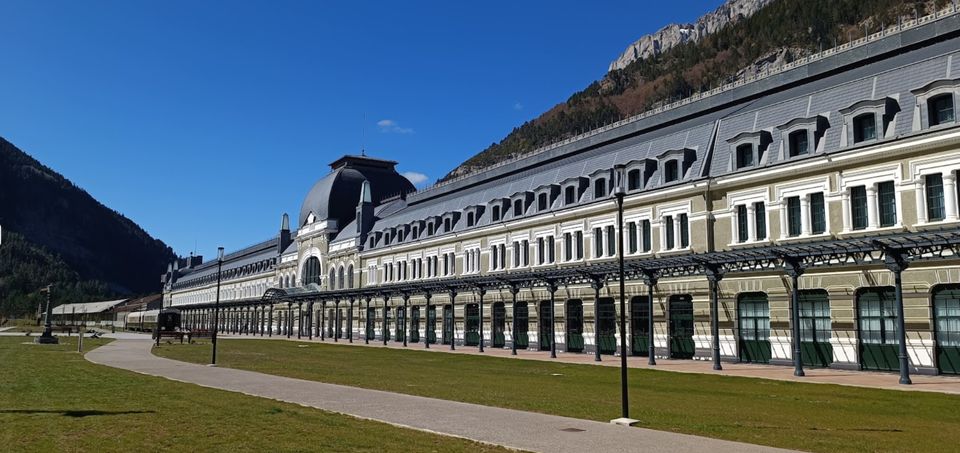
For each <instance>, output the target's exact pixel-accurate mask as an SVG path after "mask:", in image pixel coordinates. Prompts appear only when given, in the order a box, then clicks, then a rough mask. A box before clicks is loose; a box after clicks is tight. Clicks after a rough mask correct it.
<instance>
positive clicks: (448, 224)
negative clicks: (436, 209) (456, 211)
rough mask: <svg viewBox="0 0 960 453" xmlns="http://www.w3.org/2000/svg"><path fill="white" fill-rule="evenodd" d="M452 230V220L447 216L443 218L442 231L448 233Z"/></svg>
mask: <svg viewBox="0 0 960 453" xmlns="http://www.w3.org/2000/svg"><path fill="white" fill-rule="evenodd" d="M451 230H453V220H452V219H451V218H449V217H447V218H445V219H443V232H444V233H449V232H450V231H451Z"/></svg>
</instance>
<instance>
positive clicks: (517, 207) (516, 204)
mask: <svg viewBox="0 0 960 453" xmlns="http://www.w3.org/2000/svg"><path fill="white" fill-rule="evenodd" d="M522 215H523V200H521V199H516V200H513V216H514V217H520V216H522Z"/></svg>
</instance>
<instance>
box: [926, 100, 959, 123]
mask: <svg viewBox="0 0 960 453" xmlns="http://www.w3.org/2000/svg"><path fill="white" fill-rule="evenodd" d="M927 118H928V120H927V121H928V122H929V124H930V127H933V126H939V125H941V124H947V123H952V122H953V121H954V114H953V93H945V94H940V95H937V96H934V97H932V98H930V100H928V101H927Z"/></svg>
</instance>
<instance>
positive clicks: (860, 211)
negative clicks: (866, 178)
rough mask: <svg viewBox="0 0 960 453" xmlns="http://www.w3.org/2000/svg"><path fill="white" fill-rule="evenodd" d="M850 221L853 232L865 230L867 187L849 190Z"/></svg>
mask: <svg viewBox="0 0 960 453" xmlns="http://www.w3.org/2000/svg"><path fill="white" fill-rule="evenodd" d="M850 219H851V220H852V223H853V229H854V230H863V229H866V228H867V187H866V186H857V187H851V188H850Z"/></svg>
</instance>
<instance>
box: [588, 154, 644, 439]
mask: <svg viewBox="0 0 960 453" xmlns="http://www.w3.org/2000/svg"><path fill="white" fill-rule="evenodd" d="M623 170H624V167H623V166H622V165H618V166H616V167H614V169H613V171H614V177H615V179H616V184H617V185H616V188H615V189H614V192H613V196H614V198H615V199H616V201H617V262H618V264H619V268H620V405H621V409H620V412H621V416H620V417H621V418H620V420H619V421H618V423H620V424H626V425H630V424H632V423H634V422H635V420H630V405H629V403H628V398H627V320H626V318H627V303H626V295H625V294H626V287H625V286H626V285H625V284H624V275H623V274H624V272H623V197H624V195H626V188H625V187H623V180H624V177H623V176H624V175H623ZM594 311H596V310H594ZM594 316H596V313H594Z"/></svg>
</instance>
